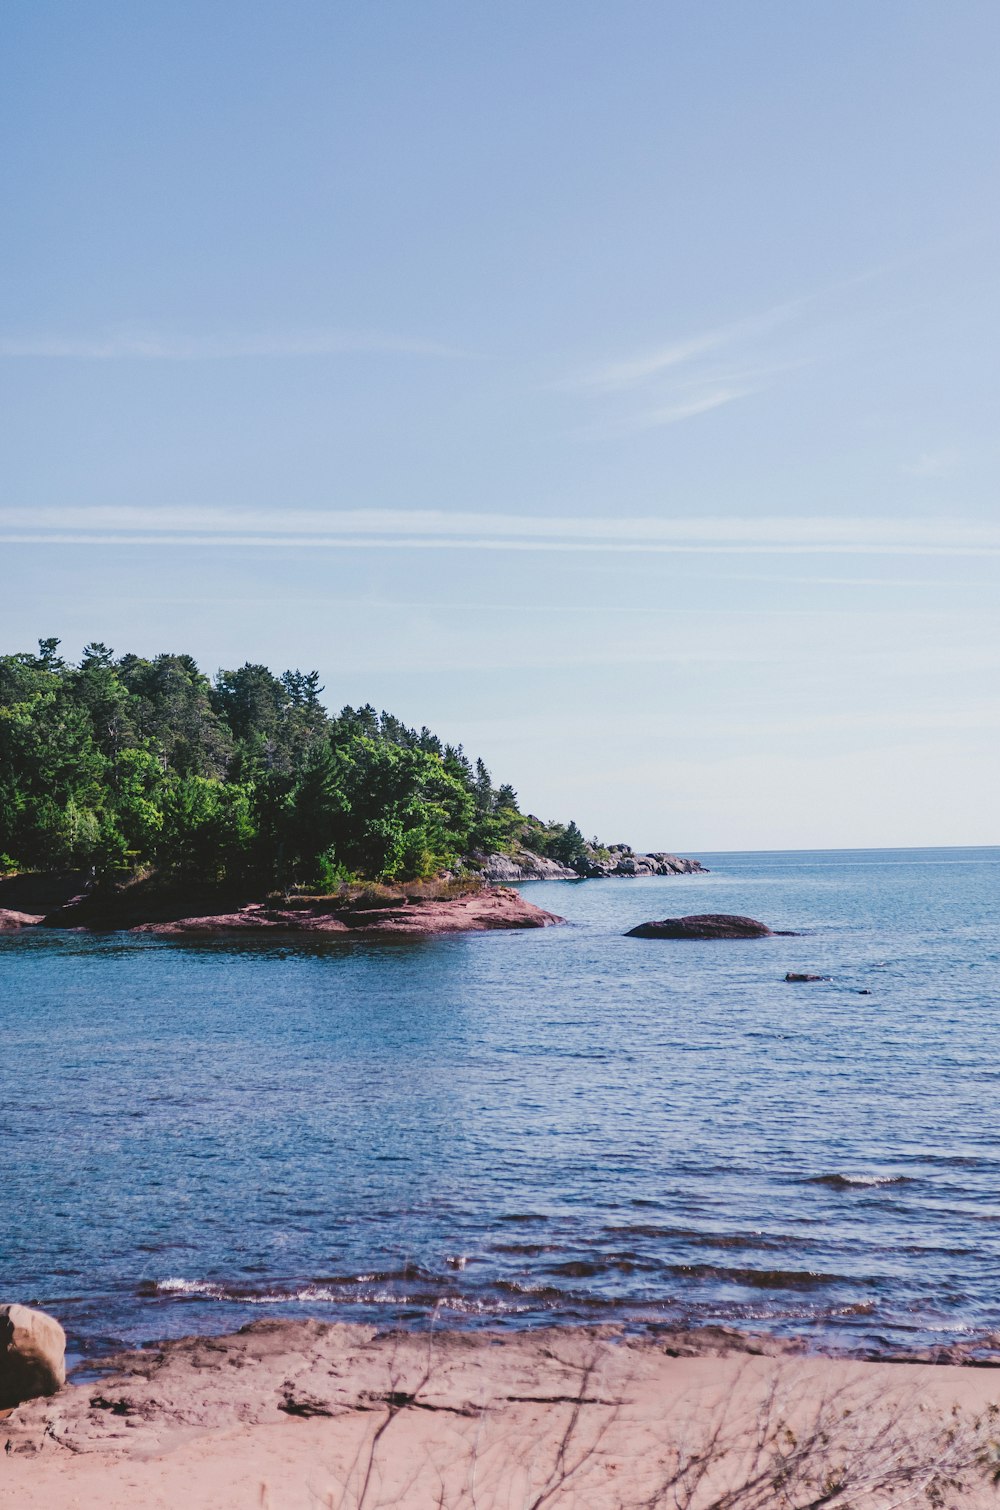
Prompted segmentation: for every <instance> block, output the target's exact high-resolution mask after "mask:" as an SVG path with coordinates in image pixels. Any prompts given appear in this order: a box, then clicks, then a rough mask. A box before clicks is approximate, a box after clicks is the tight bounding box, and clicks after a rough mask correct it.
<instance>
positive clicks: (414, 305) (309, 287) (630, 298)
mask: <svg viewBox="0 0 1000 1510" xmlns="http://www.w3.org/2000/svg"><path fill="white" fill-rule="evenodd" d="M998 47H1000V7H998V6H997V5H996V4H995V3H994V0H983V3H979V0H952V3H950V4H948V5H943V4H941V3H940V0H879V3H878V4H877V5H873V4H872V3H871V0H810V3H808V4H804V3H802V0H755V3H754V4H753V5H748V4H746V0H699V3H698V4H696V5H692V4H690V3H689V0H683V3H678V0H614V3H611V0H603V3H595V0H546V3H545V4H543V5H539V4H538V3H537V0H504V3H502V4H501V3H499V0H493V3H490V0H484V3H476V4H469V3H468V0H419V3H418V0H412V3H409V4H403V3H401V0H380V3H379V4H377V5H376V4H372V5H358V4H356V3H352V4H348V3H338V0H323V3H319V0H285V3H284V4H283V5H281V6H280V7H279V6H275V5H272V4H263V3H252V0H240V3H239V4H237V3H236V0H197V3H191V0H172V3H171V4H170V5H166V6H164V5H159V4H153V3H151V0H128V3H126V0H118V3H110V0H90V3H88V4H87V5H85V6H81V5H79V4H76V3H70V0H8V3H7V5H6V6H5V7H4V14H3V18H2V21H0V144H2V145H0V173H2V185H0V187H2V203H3V222H4V229H3V235H2V237H0V652H9V651H15V650H25V649H31V648H32V647H33V646H34V643H35V641H36V640H37V639H38V638H39V637H42V636H49V635H57V636H59V637H60V638H61V639H62V641H63V647H64V652H65V653H67V654H68V655H70V656H72V657H75V656H77V655H78V654H79V653H80V651H81V650H82V648H83V645H84V644H85V643H86V642H87V641H89V640H95V639H96V640H102V641H104V642H105V643H106V644H109V645H111V646H112V647H113V648H114V649H115V650H116V651H117V652H119V653H123V652H125V651H126V650H132V651H136V652H138V653H140V654H145V655H152V654H155V653H157V652H159V651H161V650H171V651H186V652H189V653H191V654H193V655H194V656H195V657H196V658H197V660H198V661H199V663H200V664H201V665H202V666H203V667H204V669H206V670H207V671H208V672H209V673H214V672H215V670H216V669H218V668H219V667H231V666H235V665H240V664H242V663H243V662H244V661H247V660H249V661H255V662H256V661H262V662H265V663H266V664H269V665H271V666H272V667H273V668H274V669H276V670H283V669H284V668H285V667H301V668H302V669H311V668H313V667H315V668H317V669H318V670H319V671H320V673H321V678H322V681H323V683H324V685H325V689H326V690H325V693H324V701H325V702H326V703H327V704H328V706H330V707H331V708H339V707H340V706H341V705H343V704H345V703H352V704H358V703H364V702H372V703H374V704H375V705H376V706H377V707H379V708H383V707H384V708H387V709H389V710H390V711H392V712H394V713H395V714H397V716H399V717H401V718H403V719H405V720H406V721H407V722H409V723H412V724H415V725H418V726H419V725H422V724H427V725H429V726H430V727H432V728H433V729H435V730H436V731H437V732H438V733H439V734H441V735H442V736H443V737H446V738H448V739H451V740H454V741H456V742H459V741H460V742H462V743H463V744H464V745H465V747H466V749H467V750H468V751H469V752H470V753H471V754H473V755H479V754H481V755H482V756H483V757H484V758H485V759H486V761H487V763H488V764H489V766H490V767H491V769H492V770H493V772H494V777H495V779H496V780H498V781H509V782H511V783H512V784H513V785H514V786H515V787H516V789H517V790H518V792H519V794H520V797H521V801H522V805H523V806H524V807H525V808H526V809H528V810H530V811H533V812H536V813H538V814H539V815H541V816H543V817H546V818H551V817H559V818H562V819H567V818H569V817H573V818H575V819H576V821H577V822H578V823H579V824H580V825H581V827H582V828H583V829H584V831H585V832H586V833H587V834H588V835H590V834H596V835H599V836H601V837H602V838H604V839H605V840H608V841H614V842H617V841H624V842H628V843H632V844H634V845H635V846H636V847H639V848H658V849H659V848H666V849H674V850H677V851H680V852H682V853H684V852H687V853H695V854H697V853H698V852H699V851H703V852H711V851H717V850H725V849H787V848H812V847H831V848H836V847H862V846H883V845H907V846H909V845H946V844H969V845H976V844H997V843H1000V781H998V780H997V757H996V748H997V737H998V732H1000V695H998V694H1000V634H998V630H1000V592H998V586H1000V507H998V492H997V483H998V478H1000V425H998V419H1000V414H998V385H997V351H998V344H1000V342H998V337H1000V288H998V277H997V269H998V267H1000V196H998V192H997V191H998V171H997V170H998V155H1000V154H998V141H1000V133H998V127H1000V95H998V93H997V89H996V78H995V75H996V58H997V56H998Z"/></svg>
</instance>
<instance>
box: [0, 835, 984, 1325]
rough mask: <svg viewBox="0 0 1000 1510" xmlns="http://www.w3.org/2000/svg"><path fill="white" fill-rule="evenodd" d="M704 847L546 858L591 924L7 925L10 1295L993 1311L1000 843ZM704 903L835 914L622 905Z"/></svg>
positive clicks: (460, 1314)
mask: <svg viewBox="0 0 1000 1510" xmlns="http://www.w3.org/2000/svg"><path fill="white" fill-rule="evenodd" d="M704 858H705V860H706V863H708V864H709V865H711V867H712V874H711V875H708V876H704V877H677V878H662V879H659V878H658V879H652V880H637V881H626V880H615V881H588V882H585V883H572V882H570V883H566V882H551V883H539V882H536V883H533V884H530V885H528V886H526V887H525V888H524V890H525V893H526V895H528V896H529V897H530V898H531V900H532V901H535V902H537V903H539V904H540V905H542V906H544V907H547V908H550V909H552V910H553V911H556V912H559V913H561V914H562V915H563V916H565V917H567V918H569V919H571V920H572V923H573V926H572V927H570V928H559V929H555V928H554V929H545V930H541V931H538V932H527V933H507V934H503V933H495V934H470V935H466V936H454V937H450V938H448V937H445V938H438V939H433V940H428V941H424V942H415V941H405V942H395V943H391V944H387V943H382V944H378V943H372V942H364V943H361V942H349V943H343V942H340V943H338V942H336V941H331V942H317V941H316V940H315V939H303V938H300V939H295V938H294V937H293V938H287V937H285V938H282V939H280V940H279V939H278V938H276V937H275V936H271V937H268V938H266V939H262V940H257V941H248V940H246V939H243V940H238V941H212V942H208V943H194V944H192V943H178V942H175V941H167V940H162V939H154V938H145V939H142V938H132V937H128V936H125V935H121V934H117V935H110V936H105V937H101V938H89V937H86V936H83V935H77V934H61V935H60V934H55V935H45V936H43V935H35V934H22V935H10V936H6V937H0V1029H2V1035H3V1053H2V1056H0V1137H2V1144H0V1146H2V1150H3V1201H2V1216H0V1298H2V1299H5V1300H13V1299H17V1300H23V1301H27V1302H29V1303H37V1304H39V1305H42V1306H44V1307H45V1308H46V1309H50V1310H52V1311H53V1312H55V1313H56V1314H57V1315H58V1316H59V1317H60V1318H61V1319H62V1321H63V1322H64V1324H65V1325H66V1327H67V1330H68V1331H69V1333H70V1336H71V1340H72V1344H73V1345H74V1347H75V1348H76V1349H77V1350H79V1351H84V1350H90V1351H93V1350H95V1349H100V1348H102V1347H105V1346H108V1345H110V1344H111V1343H117V1342H120V1341H122V1340H127V1341H131V1342H136V1341H141V1340H146V1339H150V1338H154V1337H162V1336H167V1335H177V1334H181V1333H184V1332H190V1331H201V1332H208V1331H223V1330H231V1329H233V1328H235V1327H236V1326H238V1325H241V1324H242V1323H243V1322H245V1321H247V1320H248V1319H251V1318H254V1317H258V1316H260V1315H262V1314H267V1313H280V1314H283V1315H288V1316H295V1315H302V1314H311V1315H319V1316H325V1317H340V1318H346V1319H354V1320H359V1321H360V1320H366V1321H369V1320H377V1321H389V1320H395V1321H399V1320H403V1321H405V1322H409V1323H420V1322H423V1321H425V1320H426V1319H427V1318H428V1317H429V1316H431V1315H434V1314H436V1315H437V1316H438V1317H439V1319H440V1320H441V1321H447V1322H451V1323H453V1324H454V1323H458V1324H465V1325H470V1324H481V1323H488V1324H497V1323H500V1324H505V1325H534V1324H537V1323H540V1322H550V1321H559V1322H576V1321H581V1320H585V1321H588V1322H595V1321H604V1320H619V1321H620V1320H625V1321H629V1322H634V1323H637V1324H642V1325H649V1324H656V1323H657V1322H663V1321H668V1322H677V1321H689V1322H692V1323H704V1322H709V1321H725V1322H729V1323H731V1324H736V1325H738V1326H739V1325H742V1326H746V1327H751V1328H758V1327H762V1326H763V1327H767V1328H771V1329H774V1330H778V1331H782V1332H786V1333H790V1332H794V1333H807V1334H810V1335H812V1336H814V1337H816V1338H817V1340H820V1341H822V1342H825V1343H827V1344H833V1345H841V1346H844V1345H846V1346H853V1347H859V1348H860V1347H866V1348H871V1347H875V1348H883V1349H884V1348H892V1347H896V1346H901V1347H905V1348H910V1347H914V1346H922V1345H926V1344H928V1343H935V1342H941V1341H945V1340H950V1339H953V1338H957V1339H963V1340H969V1339H970V1337H972V1338H975V1337H978V1336H979V1335H981V1334H983V1335H985V1334H987V1333H989V1332H991V1331H996V1332H1000V1123H998V1111H1000V927H998V902H1000V850H997V849H980V850H936V851H931V850H926V851H912V850H909V851H861V852H856V853H846V852H842V851H841V852H835V853H795V854H728V855H715V856H711V855H710V856H705V857H704ZM704 911H725V912H741V913H749V914H751V915H752V916H754V917H759V918H762V919H763V920H764V921H766V922H768V923H770V924H771V925H772V926H774V927H776V928H801V929H804V930H807V931H806V933H805V934H804V936H802V937H798V938H774V939H764V940H749V941H739V942H733V941H724V942H705V943H696V942H688V941H665V940H661V941H656V940H639V939H627V938H624V937H622V934H623V932H624V930H625V929H626V928H628V927H630V926H632V925H633V924H635V923H637V922H641V921H643V920H644V919H647V918H657V917H663V916H666V915H677V914H680V913H688V912H704ZM787 970H806V971H817V972H820V973H823V974H827V975H829V976H830V977H831V979H830V980H829V982H823V983H819V984H812V985H788V984H786V983H785V981H784V979H783V977H784V975H785V972H786V971H787ZM862 989H865V990H869V991H871V993H872V994H871V995H870V996H862V995H859V994H858V993H859V992H860V991H861V990H862Z"/></svg>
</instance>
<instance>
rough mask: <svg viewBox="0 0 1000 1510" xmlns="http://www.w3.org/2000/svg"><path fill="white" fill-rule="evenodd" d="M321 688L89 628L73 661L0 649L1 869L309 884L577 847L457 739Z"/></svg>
mask: <svg viewBox="0 0 1000 1510" xmlns="http://www.w3.org/2000/svg"><path fill="white" fill-rule="evenodd" d="M322 692H323V688H322V687H321V686H320V684H319V674H318V673H317V672H316V671H308V672H303V671H299V670H295V671H285V672H284V673H283V674H282V675H281V676H275V675H274V674H273V673H272V672H271V671H270V670H269V669H268V668H267V667H266V666H261V665H253V664H251V663H249V662H248V663H247V664H246V665H244V666H241V667H239V668H237V669H235V670H222V671H219V672H218V674H217V675H216V676H215V677H214V679H212V678H209V677H208V676H206V675H205V674H204V673H203V672H202V671H201V670H200V669H199V668H198V666H197V665H196V663H195V662H194V660H193V659H192V658H191V657H190V656H188V655H174V654H167V653H164V654H162V655H158V656H155V657H154V658H153V659H152V660H146V659H143V658H142V657H140V656H137V655H131V654H126V655H122V656H118V657H116V656H115V653H114V651H112V650H111V649H109V648H108V646H106V645H103V644H101V643H99V642H94V643H92V644H90V645H87V647H86V648H85V650H84V653H83V655H82V657H81V659H80V661H79V663H78V664H76V665H73V664H70V663H68V662H67V661H65V660H64V659H63V658H62V656H61V655H60V654H59V641H58V640H56V639H45V640H41V641H39V646H38V651H37V653H35V654H29V653H21V654H15V655H7V656H0V868H7V869H33V870H55V869H79V868H87V869H93V870H94V871H95V872H96V873H97V874H99V875H113V874H119V875H120V874H127V873H130V872H137V871H139V870H142V869H144V868H147V869H148V868H152V869H155V870H157V871H159V872H162V873H163V874H164V875H165V876H172V877H177V878H180V879H196V880H199V881H229V882H233V883H239V884H248V885H249V884H255V885H261V886H275V885H277V886H287V885H292V884H298V885H307V886H315V887H324V886H330V885H332V884H334V883H335V882H337V881H339V880H348V879H354V878H364V879H377V880H409V879H412V878H415V877H425V876H434V875H439V874H441V873H442V872H443V871H448V870H450V871H455V870H461V869H462V868H464V867H466V866H468V865H470V864H471V865H473V866H474V864H475V859H476V857H477V856H481V855H483V854H485V853H489V852H494V851H498V850H499V851H501V852H503V851H507V852H510V851H512V850H514V849H516V848H518V847H521V846H523V847H527V848H530V849H533V850H535V851H536V852H539V853H542V854H548V855H550V856H551V857H552V858H554V859H559V860H561V861H563V863H565V864H569V865H573V864H574V863H575V862H576V861H577V860H578V859H579V858H580V856H581V855H582V854H583V853H584V850H585V847H586V846H585V841H584V839H583V835H582V834H581V832H580V830H579V829H578V828H577V826H576V824H575V823H570V824H560V823H550V824H544V823H541V822H539V820H538V819H536V818H533V817H531V816H529V815H525V814H523V813H522V812H521V811H520V808H519V806H518V799H517V794H516V792H515V791H514V788H513V787H512V786H510V785H507V784H504V785H501V786H494V784H493V779H492V777H491V775H490V772H489V771H488V769H487V768H486V766H485V765H484V764H483V762H482V761H481V760H477V761H472V760H470V759H469V757H468V756H467V755H466V754H465V752H464V750H463V749H462V747H461V745H451V744H447V743H443V742H442V741H441V740H440V739H438V738H437V736H436V735H434V734H432V733H431V731H430V730H429V729H427V728H422V729H420V730H419V731H418V730H415V729H411V728H408V727H407V726H406V725H405V724H404V723H402V722H401V721H400V720H399V719H398V718H395V717H393V715H392V714H389V713H385V712H382V713H378V712H376V710H375V709H374V708H373V707H372V706H370V705H366V706H365V707H362V708H351V707H345V708H343V709H342V710H341V711H340V713H338V714H336V715H335V716H330V715H329V714H328V713H327V711H326V709H325V708H324V706H323V705H322V703H321V702H320V695H321V693H322Z"/></svg>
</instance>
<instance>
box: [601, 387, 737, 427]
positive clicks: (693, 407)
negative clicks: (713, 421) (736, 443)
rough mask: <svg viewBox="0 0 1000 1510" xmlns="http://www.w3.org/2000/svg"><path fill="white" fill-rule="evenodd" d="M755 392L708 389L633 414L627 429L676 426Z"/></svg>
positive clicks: (725, 388)
mask: <svg viewBox="0 0 1000 1510" xmlns="http://www.w3.org/2000/svg"><path fill="white" fill-rule="evenodd" d="M756 391H757V390H756V388H754V387H751V386H749V385H747V386H744V387H742V388H736V387H723V388H710V389H709V390H708V391H707V392H704V393H699V394H694V395H692V396H691V397H690V398H677V399H676V400H674V401H673V402H672V403H669V404H664V405H663V406H662V407H660V408H657V409H650V410H648V411H647V412H646V413H644V414H635V415H633V416H632V418H631V419H630V420H629V421H628V422H627V424H628V428H629V429H632V430H650V429H654V428H656V427H658V426H660V425H678V424H680V422H681V421H682V420H685V419H693V418H694V416H695V415H696V414H708V413H709V411H710V410H712V409H721V408H722V406H723V405H724V404H732V403H734V402H735V400H736V399H739V398H748V397H749V395H750V394H751V393H755V392H756Z"/></svg>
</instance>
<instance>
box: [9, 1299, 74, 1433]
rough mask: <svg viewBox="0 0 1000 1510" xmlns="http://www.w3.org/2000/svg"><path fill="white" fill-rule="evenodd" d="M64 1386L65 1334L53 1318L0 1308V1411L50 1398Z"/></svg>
mask: <svg viewBox="0 0 1000 1510" xmlns="http://www.w3.org/2000/svg"><path fill="white" fill-rule="evenodd" d="M65 1383H66V1333H65V1332H64V1331H63V1329H62V1327H61V1326H60V1325H59V1323H58V1321H56V1319H55V1317H54V1316H48V1315H46V1313H45V1312H44V1311H33V1310H31V1309H30V1308H29V1307H28V1306H19V1305H9V1306H0V1410H7V1409H9V1408H10V1407H11V1406H12V1405H20V1404H21V1402H22V1401H23V1400H34V1399H35V1398H36V1397H37V1396H38V1395H54V1394H55V1393H56V1391H57V1390H59V1389H62V1387H63V1385H64V1384H65Z"/></svg>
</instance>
